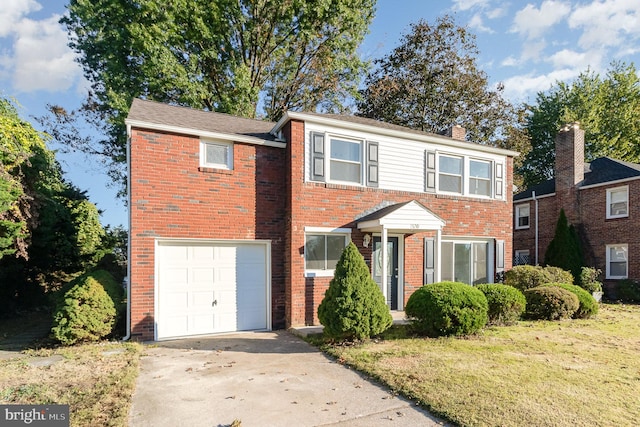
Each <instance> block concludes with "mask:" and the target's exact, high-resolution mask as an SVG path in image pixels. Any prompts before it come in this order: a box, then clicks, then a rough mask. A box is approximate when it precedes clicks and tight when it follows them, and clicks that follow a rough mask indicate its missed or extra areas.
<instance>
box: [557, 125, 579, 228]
mask: <svg viewBox="0 0 640 427" xmlns="http://www.w3.org/2000/svg"><path fill="white" fill-rule="evenodd" d="M555 179H556V198H557V200H558V210H559V209H560V208H564V211H565V213H566V214H567V219H568V220H569V223H573V224H577V223H579V222H581V221H580V218H579V215H578V212H579V207H578V202H579V201H578V187H577V185H578V184H579V183H580V182H582V180H584V130H582V129H580V124H579V123H577V122H576V123H571V124H567V125H565V126H564V127H563V128H562V129H560V132H558V134H557V135H556V164H555Z"/></svg>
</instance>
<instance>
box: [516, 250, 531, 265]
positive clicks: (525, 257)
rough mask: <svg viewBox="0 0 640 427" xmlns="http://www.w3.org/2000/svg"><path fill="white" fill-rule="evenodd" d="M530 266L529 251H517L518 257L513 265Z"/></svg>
mask: <svg viewBox="0 0 640 427" xmlns="http://www.w3.org/2000/svg"><path fill="white" fill-rule="evenodd" d="M527 264H530V257H529V249H520V250H516V255H515V257H514V260H513V265H527Z"/></svg>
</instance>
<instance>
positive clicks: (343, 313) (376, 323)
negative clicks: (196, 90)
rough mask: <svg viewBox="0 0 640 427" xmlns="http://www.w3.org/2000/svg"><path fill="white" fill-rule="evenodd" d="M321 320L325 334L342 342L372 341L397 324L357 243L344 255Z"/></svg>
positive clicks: (320, 308) (324, 300) (321, 308)
mask: <svg viewBox="0 0 640 427" xmlns="http://www.w3.org/2000/svg"><path fill="white" fill-rule="evenodd" d="M318 319H319V320H320V323H321V324H322V325H323V326H324V333H325V334H326V335H327V336H329V337H331V338H334V339H338V340H353V339H360V340H362V339H365V338H370V337H372V336H375V335H378V334H381V333H382V332H384V331H385V330H387V329H388V328H389V327H390V326H391V324H392V323H393V319H392V317H391V313H389V308H388V307H387V304H386V303H385V301H384V296H383V295H382V291H380V288H379V287H378V285H377V284H376V282H374V280H373V278H372V277H371V273H370V272H369V268H368V267H367V264H366V263H365V262H364V258H363V257H362V255H361V254H360V252H358V249H357V248H356V245H354V244H353V242H350V243H349V245H348V246H347V247H346V248H345V249H344V251H343V252H342V255H341V256H340V260H339V261H338V264H337V265H336V270H335V274H334V276H333V279H331V282H330V283H329V289H327V292H326V293H325V296H324V299H323V300H322V302H321V303H320V305H319V306H318Z"/></svg>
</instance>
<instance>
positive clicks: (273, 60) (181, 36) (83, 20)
mask: <svg viewBox="0 0 640 427" xmlns="http://www.w3.org/2000/svg"><path fill="white" fill-rule="evenodd" d="M374 4H375V1H374V0H319V1H318V0H315V1H311V0H282V1H269V0H217V1H211V0H171V1H162V2H161V1H158V0H129V1H120V0H97V1H86V0H71V2H70V4H69V6H68V8H69V14H68V16H65V17H63V18H62V19H61V22H62V23H63V24H64V25H66V27H67V31H68V33H69V36H70V39H71V40H72V41H71V44H70V45H71V47H72V48H73V49H74V50H75V51H76V52H77V53H78V54H79V61H80V63H81V64H82V66H83V69H84V75H85V77H86V78H87V79H88V81H89V82H90V83H91V93H90V95H89V97H88V99H87V101H86V103H85V105H84V106H83V108H82V111H80V112H78V111H76V112H75V113H74V112H70V113H67V112H66V111H65V110H64V109H62V108H60V107H52V111H53V112H54V114H55V120H54V121H53V126H65V125H66V126H67V129H68V126H69V122H74V121H76V120H77V115H78V113H81V114H82V115H83V116H84V117H85V118H86V119H87V120H88V121H89V123H91V124H93V125H98V126H101V128H102V131H103V132H104V135H106V138H105V139H103V140H101V141H90V140H87V139H86V138H83V137H81V136H78V135H77V134H74V132H73V131H69V132H64V131H59V132H58V134H59V135H60V136H71V137H73V138H76V140H71V141H67V142H69V143H70V144H72V145H73V144H77V145H79V146H80V148H82V149H84V150H85V151H88V152H94V153H96V152H97V153H102V154H103V155H105V156H107V157H108V158H109V159H110V160H111V171H110V172H111V175H112V177H114V178H120V179H122V178H123V177H124V174H123V171H122V169H123V165H124V160H125V142H126V134H125V127H124V118H125V117H126V115H127V113H128V109H129V106H130V105H131V101H132V99H133V98H135V97H142V98H146V99H150V100H156V101H160V102H166V103H170V104H176V105H183V106H189V107H193V108H199V109H205V110H209V111H219V112H225V113H230V114H235V115H240V116H246V117H255V116H256V115H257V113H258V112H259V111H261V110H260V109H259V102H260V100H261V99H263V100H264V105H263V111H264V112H265V113H266V115H267V117H268V118H269V119H271V120H277V119H278V118H280V116H282V114H283V113H284V111H286V110H287V109H304V110H314V109H315V108H316V107H318V106H322V107H324V108H326V109H329V110H335V109H340V108H341V107H340V105H341V104H342V102H341V101H342V100H343V99H344V98H346V97H348V96H351V95H354V94H356V93H357V84H358V82H359V77H360V75H361V73H362V71H363V70H364V69H365V67H366V63H365V62H363V61H362V60H361V59H360V58H359V56H358V54H357V51H356V49H357V47H358V45H359V44H360V42H361V41H362V39H363V38H364V35H365V34H366V32H367V31H368V26H369V23H370V22H371V20H372V19H373V16H374Z"/></svg>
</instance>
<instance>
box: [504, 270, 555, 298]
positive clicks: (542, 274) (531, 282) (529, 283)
mask: <svg viewBox="0 0 640 427" xmlns="http://www.w3.org/2000/svg"><path fill="white" fill-rule="evenodd" d="M549 282H551V280H550V278H549V275H548V274H547V272H546V271H545V270H544V269H543V268H542V267H540V266H539V265H516V266H515V267H513V268H512V269H511V270H509V271H507V273H506V274H505V279H504V283H505V285H509V286H513V287H514V288H516V289H519V290H521V291H523V292H524V291H525V290H527V289H531V288H536V287H538V286H540V285H542V284H544V283H549Z"/></svg>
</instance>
